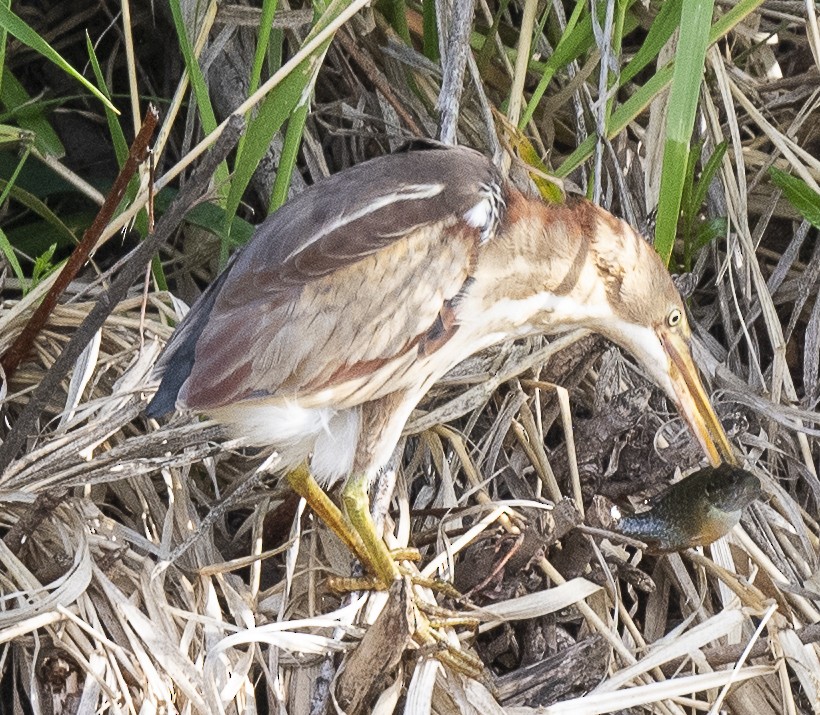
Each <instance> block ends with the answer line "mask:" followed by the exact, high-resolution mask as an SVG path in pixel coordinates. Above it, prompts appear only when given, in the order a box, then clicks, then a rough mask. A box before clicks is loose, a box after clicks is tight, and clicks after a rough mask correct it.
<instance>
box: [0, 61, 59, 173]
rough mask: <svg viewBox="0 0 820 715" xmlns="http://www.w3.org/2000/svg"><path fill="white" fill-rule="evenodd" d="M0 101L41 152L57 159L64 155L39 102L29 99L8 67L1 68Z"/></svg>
mask: <svg viewBox="0 0 820 715" xmlns="http://www.w3.org/2000/svg"><path fill="white" fill-rule="evenodd" d="M0 102H2V103H3V106H4V107H6V108H7V109H8V110H9V111H10V112H12V113H13V115H14V121H15V122H16V123H17V124H18V125H19V126H20V127H22V128H23V129H27V130H28V131H30V132H32V133H33V134H34V146H36V147H37V150H38V151H39V152H40V153H41V154H46V155H48V156H53V157H55V158H57V159H61V158H62V157H64V156H65V147H64V146H63V143H62V142H61V141H60V138H59V137H58V136H57V133H56V132H55V131H54V129H52V128H51V124H50V123H49V121H48V119H46V115H45V113H44V112H43V110H42V105H41V103H40V102H35V101H33V100H32V99H31V97H30V96H29V94H28V92H26V90H25V89H24V88H23V85H21V84H20V83H19V82H18V81H17V78H16V77H15V76H14V75H13V74H12V73H11V72H10V71H9V69H8V67H6V68H4V69H3V84H2V86H0Z"/></svg>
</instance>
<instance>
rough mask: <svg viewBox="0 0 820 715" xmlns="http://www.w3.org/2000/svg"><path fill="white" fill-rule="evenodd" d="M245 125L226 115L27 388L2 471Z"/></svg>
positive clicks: (4, 448) (0, 454)
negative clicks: (152, 227) (150, 226)
mask: <svg viewBox="0 0 820 715" xmlns="http://www.w3.org/2000/svg"><path fill="white" fill-rule="evenodd" d="M244 126H245V123H244V120H243V119H242V117H241V116H239V115H233V116H232V117H231V118H230V119H229V120H228V123H227V124H226V125H225V130H224V131H223V132H222V134H221V135H220V137H219V139H217V140H216V142H215V143H214V145H213V148H212V149H211V151H210V152H209V153H208V154H207V155H206V156H205V157H204V158H203V160H202V163H201V164H200V165H199V166H198V167H197V169H196V171H194V173H193V175H192V176H191V178H190V179H189V180H188V181H187V182H186V184H185V185H184V186H183V187H182V189H180V191H179V193H178V194H177V196H176V198H175V199H174V201H173V202H172V203H171V205H170V206H169V207H168V210H167V211H166V212H165V213H164V214H163V215H162V218H161V219H160V220H159V222H158V223H157V228H156V231H155V232H154V233H153V234H151V235H150V236H148V237H147V238H146V239H145V240H144V241H143V242H142V243H140V245H139V246H137V248H135V249H134V250H133V251H132V252H131V254H130V255H129V256H128V259H127V260H126V261H125V262H124V264H123V266H122V268H121V269H120V272H119V275H117V277H116V278H114V280H112V281H111V285H110V286H109V288H108V290H107V291H105V292H104V293H102V294H101V295H100V296H99V297H98V299H97V302H96V303H95V305H94V307H93V308H92V309H91V311H90V312H89V313H88V315H87V316H86V317H85V320H83V322H82V323H81V324H80V327H78V328H77V330H76V331H75V332H74V335H73V336H72V337H71V340H69V341H68V344H67V345H66V346H65V348H63V351H62V352H61V353H60V355H59V356H58V357H57V359H56V360H55V361H54V364H53V365H52V366H51V368H50V369H49V370H48V372H47V373H46V374H45V376H44V377H43V379H42V380H41V381H40V383H39V384H38V385H37V387H35V388H34V390H33V391H32V392H31V393H30V394H29V399H28V403H27V404H26V406H25V407H24V408H23V409H22V411H21V412H20V414H19V415H18V417H17V420H16V421H15V423H14V426H13V427H12V429H11V431H10V432H9V433H8V435H7V436H6V439H5V441H4V442H3V443H2V444H0V475H2V474H3V472H4V471H5V469H6V467H8V465H9V464H10V463H11V461H12V460H13V459H14V457H15V456H16V455H17V453H18V452H19V451H20V449H21V448H22V447H23V445H24V444H25V442H26V439H27V438H28V437H29V435H30V433H31V430H32V429H33V428H34V425H35V423H36V422H37V419H38V417H39V416H40V413H41V412H42V410H43V407H44V406H45V404H46V402H47V401H48V399H49V397H50V396H51V395H53V394H54V392H55V391H56V390H58V389H59V385H60V382H61V381H62V380H63V378H64V377H65V376H66V375H67V374H68V372H69V370H71V368H72V367H73V366H74V364H75V363H76V361H77V358H78V357H79V356H80V355H81V354H82V352H83V350H85V347H86V345H87V344H88V341H89V340H90V339H91V336H93V335H94V333H96V332H97V331H98V330H99V329H100V328H101V327H102V325H103V323H105V320H106V318H107V317H108V316H109V315H110V313H111V311H112V310H113V309H114V308H115V307H116V305H117V303H119V302H120V301H121V300H122V299H123V298H124V297H125V295H126V294H127V293H128V289H129V288H130V287H131V286H132V285H133V284H134V281H136V280H138V279H139V277H140V276H141V275H142V272H143V270H144V269H145V265H146V264H147V263H148V261H150V260H151V256H153V255H154V252H155V251H156V250H157V249H158V248H159V247H160V246H161V245H162V244H163V243H165V242H166V241H167V240H168V239H169V237H170V236H171V235H172V234H173V232H174V231H176V229H177V227H178V226H179V224H180V223H181V222H182V219H183V218H185V214H186V213H187V212H188V211H190V210H191V208H192V207H193V206H194V204H195V203H196V202H197V201H198V200H199V199H200V197H201V195H202V193H203V192H204V191H205V189H206V188H207V186H208V182H210V181H211V179H212V178H213V174H214V172H215V171H216V168H217V166H219V164H220V163H221V162H222V161H223V160H224V159H225V157H226V156H227V155H228V152H229V151H230V150H231V149H233V147H234V145H235V144H236V142H237V140H238V139H239V135H240V134H241V133H242V129H243V128H244Z"/></svg>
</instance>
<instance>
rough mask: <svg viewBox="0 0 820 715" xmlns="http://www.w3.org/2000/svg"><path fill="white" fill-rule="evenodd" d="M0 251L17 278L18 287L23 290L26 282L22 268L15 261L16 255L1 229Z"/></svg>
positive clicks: (18, 262)
mask: <svg viewBox="0 0 820 715" xmlns="http://www.w3.org/2000/svg"><path fill="white" fill-rule="evenodd" d="M0 251H2V253H3V255H4V256H5V258H6V260H7V261H8V263H9V265H10V266H11V269H12V270H13V271H14V275H15V276H17V280H18V281H20V285H21V286H22V287H23V289H24V290H25V288H26V286H27V285H28V281H27V280H26V276H25V274H24V273H23V267H22V266H21V265H20V261H18V260H17V254H16V253H15V252H14V248H13V247H12V245H11V243H10V242H9V239H8V238H7V237H6V234H5V233H4V232H3V229H2V228H0Z"/></svg>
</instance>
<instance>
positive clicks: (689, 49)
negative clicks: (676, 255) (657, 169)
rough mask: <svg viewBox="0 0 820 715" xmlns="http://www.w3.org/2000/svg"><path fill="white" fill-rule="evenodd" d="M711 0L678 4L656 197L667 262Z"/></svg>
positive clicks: (659, 244)
mask: <svg viewBox="0 0 820 715" xmlns="http://www.w3.org/2000/svg"><path fill="white" fill-rule="evenodd" d="M713 10H714V0H688V1H687V2H686V4H685V5H684V7H683V8H681V24H680V37H679V39H678V48H677V52H676V53H675V69H674V71H673V75H672V87H671V89H670V92H669V105H668V110H667V116H666V140H665V142H664V151H663V168H662V170H661V188H660V196H659V199H658V221H657V225H656V229H655V249H656V250H657V251H658V253H659V254H660V256H661V258H662V259H663V261H664V263H666V264H667V265H668V264H669V259H670V258H671V256H672V247H673V246H674V245H675V236H676V235H677V230H678V217H679V215H680V206H681V196H682V194H683V185H684V180H685V176H686V166H687V162H688V159H689V141H690V139H691V137H692V129H693V128H694V126H695V114H696V113H697V108H698V100H699V98H700V85H701V82H702V80H703V66H704V61H705V59H706V50H707V48H708V46H709V28H710V27H711V25H712V12H713Z"/></svg>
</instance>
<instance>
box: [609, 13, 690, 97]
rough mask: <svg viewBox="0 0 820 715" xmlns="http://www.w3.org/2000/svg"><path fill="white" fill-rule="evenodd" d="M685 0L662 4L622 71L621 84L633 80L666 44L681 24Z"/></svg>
mask: <svg viewBox="0 0 820 715" xmlns="http://www.w3.org/2000/svg"><path fill="white" fill-rule="evenodd" d="M682 3H683V0H666V2H664V3H663V4H662V5H661V9H660V12H658V14H657V16H656V17H655V19H654V20H653V21H652V26H651V27H650V28H649V32H647V33H646V39H645V40H644V41H643V42H642V43H641V46H640V48H639V49H638V51H637V52H636V53H635V56H634V57H633V58H632V59H631V60H630V62H629V64H628V65H627V66H626V67H624V69H623V71H622V72H621V82H620V83H621V86H623V85H625V84H626V83H627V82H629V81H631V80H632V79H633V78H634V77H635V76H636V75H637V74H638V72H640V71H641V70H642V69H643V68H644V67H646V66H647V65H648V64H649V63H650V62H651V61H652V60H654V59H655V58H656V57H657V56H658V54H659V53H660V51H661V48H662V47H663V46H664V45H665V44H666V42H667V41H668V40H669V38H670V37H672V33H674V32H675V30H676V29H677V27H678V25H679V24H680V11H681V4H682Z"/></svg>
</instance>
